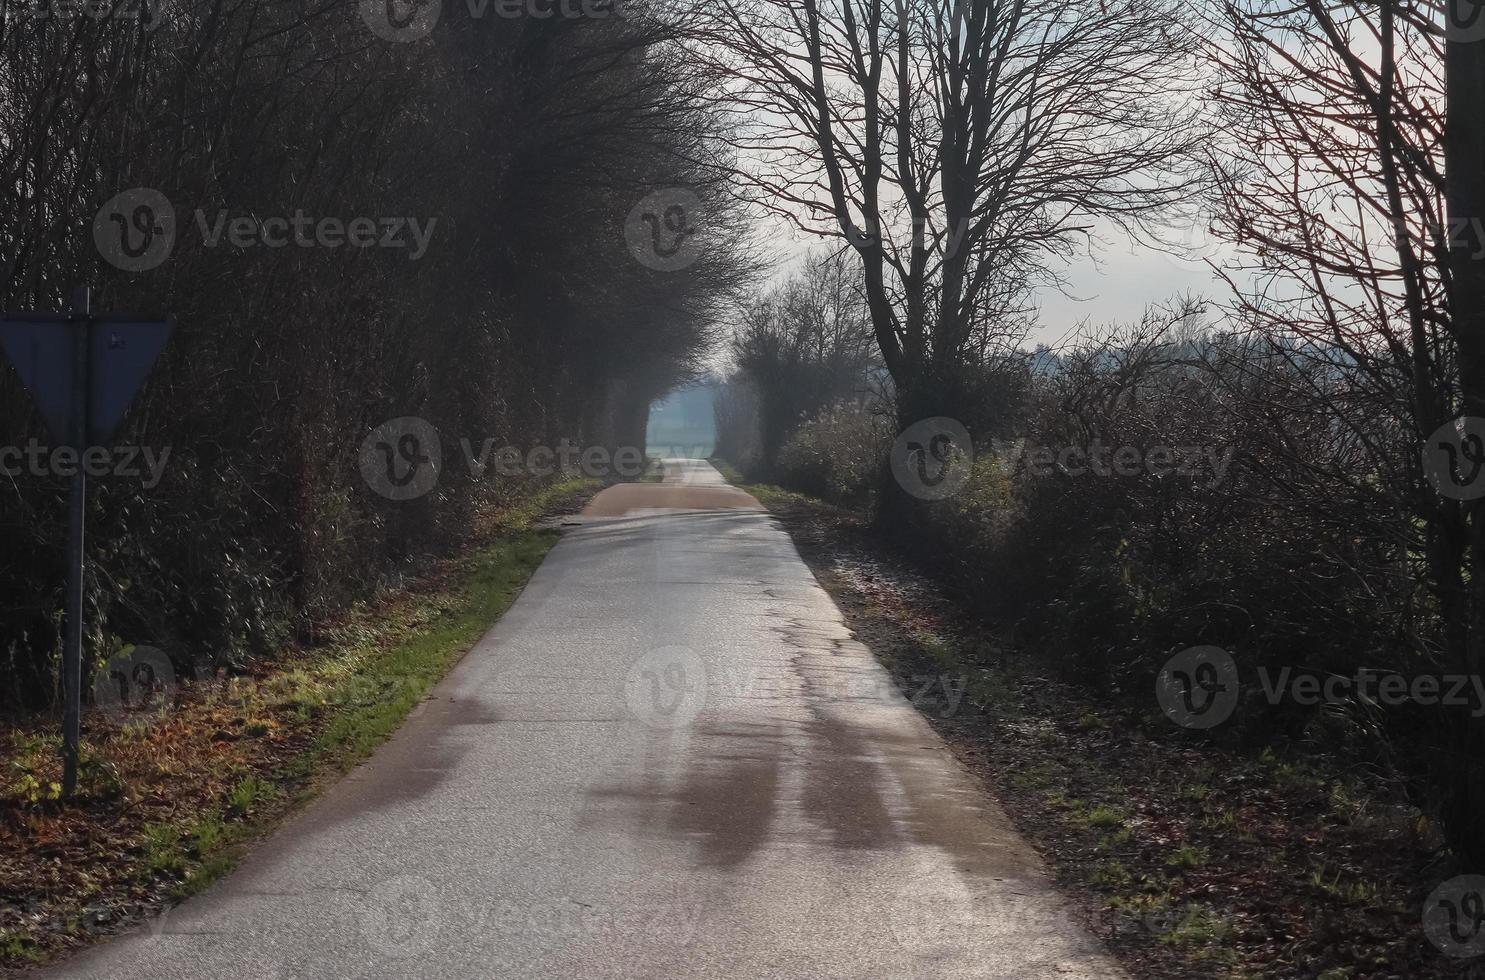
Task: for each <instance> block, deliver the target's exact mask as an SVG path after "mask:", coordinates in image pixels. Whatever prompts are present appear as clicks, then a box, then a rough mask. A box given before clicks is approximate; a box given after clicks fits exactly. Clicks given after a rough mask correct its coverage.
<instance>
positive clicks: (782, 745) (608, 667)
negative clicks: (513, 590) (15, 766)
mask: <svg viewBox="0 0 1485 980" xmlns="http://www.w3.org/2000/svg"><path fill="white" fill-rule="evenodd" d="M677 508H705V509H692V510H683V509H677ZM579 523H580V524H581V526H580V527H577V528H574V529H572V530H571V533H569V534H568V535H567V536H566V537H565V538H564V539H563V541H562V542H561V543H560V544H559V545H558V546H557V548H556V549H555V550H554V551H553V552H552V554H551V556H550V557H549V558H548V560H547V561H546V563H545V564H544V565H543V566H542V568H541V570H540V571H539V572H538V573H537V575H536V577H535V578H534V579H533V580H532V582H531V584H530V586H529V587H528V588H527V590H526V592H525V593H524V594H523V595H522V596H521V598H520V600H519V601H518V602H517V603H516V604H515V606H514V607H513V608H512V609H511V611H510V612H509V613H508V614H507V616H506V617H505V619H504V620H503V621H502V622H501V623H500V624H499V625H498V626H497V627H496V628H495V629H494V630H492V631H491V632H490V634H489V635H488V636H486V637H485V638H484V639H483V640H482V641H481V642H480V643H479V645H478V646H477V647H476V648H475V649H474V651H473V652H471V653H470V655H469V656H468V657H467V658H465V660H464V661H463V662H462V663H461V664H460V665H459V667H458V668H457V669H456V670H455V671H454V672H453V673H452V674H451V675H450V677H449V678H448V679H447V680H446V681H445V682H444V683H443V684H442V685H440V686H439V687H438V688H437V689H436V690H435V692H434V695H433V696H432V697H431V698H430V700H429V701H428V702H427V703H425V704H424V705H422V706H421V707H420V708H419V709H418V710H417V711H416V712H415V713H414V714H413V716H412V717H411V719H410V720H409V721H408V723H407V724H406V725H405V726H404V727H403V729H402V730H401V731H400V732H399V733H398V734H397V735H396V736H395V737H394V738H393V739H392V740H391V741H390V742H389V743H388V744H387V745H385V746H384V747H383V748H382V749H381V750H380V751H378V752H377V753H376V754H375V756H374V757H373V758H372V759H371V760H369V761H368V762H367V763H366V764H365V765H363V766H362V767H360V768H359V769H357V770H356V771H355V772H354V773H352V774H351V775H350V776H348V777H347V778H346V779H344V780H343V781H342V782H340V783H339V784H337V785H336V786H335V787H333V788H332V789H330V790H329V791H328V792H326V793H325V794H324V795H323V796H322V797H321V798H320V799H319V800H318V801H316V802H315V803H314V804H313V805H311V806H310V807H309V808H308V809H307V810H306V811H305V812H304V813H302V814H301V815H300V816H299V817H298V818H296V819H294V820H292V821H291V822H289V823H288V824H286V825H285V826H284V827H283V828H282V829H281V830H280V831H279V832H278V833H276V834H275V835H274V836H273V837H271V838H270V839H268V840H267V841H265V842H264V843H263V844H261V845H260V846H259V847H258V848H257V849H256V850H255V851H254V852H253V853H252V854H251V855H250V856H249V857H248V858H247V859H246V860H245V861H244V863H243V865H242V866H241V868H240V869H239V870H238V871H237V872H236V873H234V874H233V875H231V876H230V877H228V878H226V879H225V880H223V881H221V882H218V883H217V884H216V885H215V886H214V887H212V888H211V889H209V890H208V891H206V892H205V893H203V894H202V895H200V896H197V897H196V898H194V899H192V900H190V901H188V902H186V903H185V904H184V905H182V906H181V907H179V908H177V909H175V910H174V911H173V912H172V913H170V914H169V915H168V916H165V917H163V918H162V919H160V920H158V921H157V922H156V923H154V925H153V926H151V927H149V928H146V929H143V930H141V931H139V932H137V933H135V934H133V935H130V936H127V937H124V938H121V939H119V940H117V941H115V942H112V943H110V944H108V945H105V946H102V947H99V948H97V949H95V950H92V951H90V952H88V953H86V954H83V955H82V956H79V957H77V958H74V959H73V960H72V961H70V962H69V963H66V964H63V965H62V966H61V967H60V968H54V969H52V970H50V971H48V973H47V975H49V976H67V977H110V978H138V980H171V978H181V977H192V978H208V977H209V978H241V980H258V978H265V980H272V978H341V977H345V978H367V980H370V978H378V980H380V978H385V977H428V978H440V980H446V978H463V977H512V978H515V977H519V978H528V977H552V978H587V977H613V978H621V977H622V978H647V977H654V978H667V980H668V978H686V977H719V978H720V977H726V978H752V977H770V978H771V977H779V978H812V977H871V978H897V977H934V978H938V977H1005V978H1015V980H1034V978H1040V977H1057V978H1069V977H1072V978H1078V977H1089V978H1094V977H1097V978H1105V977H1121V976H1123V974H1122V973H1121V972H1120V971H1119V969H1118V968H1117V967H1116V966H1115V965H1114V964H1113V963H1112V962H1111V961H1110V960H1108V959H1107V958H1105V956H1104V955H1103V954H1102V953H1101V952H1100V950H1099V949H1098V947H1097V945H1096V944H1095V943H1094V942H1093V941H1092V940H1091V939H1090V938H1089V937H1088V936H1087V935H1086V934H1085V933H1084V932H1083V931H1082V930H1081V929H1080V928H1079V927H1078V926H1077V925H1076V924H1075V922H1074V920H1073V919H1072V917H1071V916H1070V915H1069V914H1068V913H1067V911H1066V909H1065V908H1064V906H1063V904H1062V903H1061V902H1060V900H1059V899H1058V897H1057V895H1056V894H1055V893H1054V892H1053V891H1052V890H1051V888H1050V887H1049V885H1048V883H1047V880H1046V878H1045V874H1044V871H1043V869H1042V867H1041V866H1040V864H1039V863H1038V861H1037V859H1036V856H1035V855H1034V853H1033V852H1032V851H1031V850H1030V849H1029V848H1028V847H1027V845H1026V844H1025V843H1024V842H1023V841H1021V840H1020V839H1019V838H1018V837H1017V836H1016V835H1015V833H1014V832H1013V831H1012V830H1011V829H1010V827H1009V826H1008V825H1007V823H1006V819H1005V817H1004V815H1003V814H1002V813H1001V812H1000V810H999V809H998V808H997V807H996V806H995V805H994V803H993V802H992V801H991V800H989V799H988V798H987V797H986V796H985V794H984V793H983V791H982V790H981V788H980V787H979V786H978V785H977V784H976V782H975V781H974V780H973V778H972V777H971V776H969V775H968V774H967V773H965V772H964V771H963V770H962V769H961V768H960V766H959V764H958V763H957V762H956V761H955V760H954V759H953V758H952V756H951V755H950V753H949V751H948V750H947V749H946V748H945V746H944V745H943V743H942V742H941V741H940V739H939V738H938V737H937V735H936V734H935V733H934V732H933V731H932V729H931V728H930V727H929V726H928V724H927V723H926V722H925V721H923V719H922V718H921V717H920V716H919V715H918V713H917V712H916V711H915V710H914V709H913V708H912V707H911V705H909V704H908V703H907V701H906V700H905V699H904V698H903V697H902V695H900V694H899V693H898V692H897V690H896V688H895V687H894V686H893V685H892V683H891V682H890V680H889V678H888V676H887V674H886V672H885V671H884V670H883V669H882V668H881V667H880V666H878V665H877V664H876V663H875V661H874V660H873V659H872V657H871V655H870V654H869V652H868V651H867V650H866V649H865V648H864V647H862V646H861V645H860V644H859V643H857V642H855V641H854V640H853V639H852V638H851V634H850V632H849V631H848V630H847V629H846V627H845V625H844V624H843V622H842V619H841V616H840V613H839V611H838V610H837V609H836V607H835V606H834V604H833V603H832V602H831V600H830V598H829V597H828V596H827V595H826V594H825V593H824V592H823V591H822V590H821V589H820V587H819V586H818V585H817V584H816V583H815V581H814V579H813V577H812V576H811V575H810V572H809V570H808V569H807V568H806V567H805V565H804V564H803V563H802V562H801V561H800V559H799V556H798V553H797V552H796V551H795V549H794V547H793V545H792V544H791V543H790V541H789V539H788V537H787V536H786V535H785V534H784V532H783V531H781V530H780V529H779V528H778V526H777V525H776V524H775V523H774V522H773V521H772V520H771V519H770V518H769V517H768V516H767V514H764V513H760V512H759V508H758V507H757V504H756V502H755V501H754V500H753V499H752V498H751V497H749V496H748V495H747V494H744V493H742V492H741V491H737V490H735V489H732V488H729V487H727V486H726V484H725V483H724V482H723V481H722V480H721V478H720V477H719V476H718V475H717V473H716V471H715V470H713V469H712V468H711V467H710V466H708V465H707V464H705V463H702V462H692V461H673V462H672V463H670V464H668V467H667V479H666V483H665V484H659V485H650V486H649V487H648V488H646V487H644V486H638V487H635V486H631V487H620V488H615V489H612V490H609V491H607V492H606V493H605V494H603V495H601V496H600V497H599V498H598V499H597V500H596V501H595V502H594V504H593V506H592V508H590V511H589V513H588V514H586V515H585V516H584V517H583V518H581V519H580V521H579Z"/></svg>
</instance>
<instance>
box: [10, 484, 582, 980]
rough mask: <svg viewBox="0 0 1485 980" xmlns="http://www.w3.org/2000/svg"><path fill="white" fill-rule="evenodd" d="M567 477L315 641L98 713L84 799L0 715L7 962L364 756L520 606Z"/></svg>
mask: <svg viewBox="0 0 1485 980" xmlns="http://www.w3.org/2000/svg"><path fill="white" fill-rule="evenodd" d="M596 486H597V485H596V484H595V483H594V482H593V481H588V480H569V481H566V482H562V483H558V484H555V485H553V486H551V487H549V488H547V489H545V490H543V491H541V492H540V493H537V494H534V495H532V496H531V497H530V498H528V499H527V500H524V501H522V502H521V503H520V504H518V505H515V506H512V507H510V508H507V509H504V510H501V511H497V512H493V513H490V514H488V515H486V519H485V523H484V525H483V526H482V527H481V529H480V534H479V537H478V539H477V542H476V543H474V544H472V546H471V548H470V550H469V551H468V552H467V553H466V554H464V555H461V556H458V557H450V558H444V559H439V560H436V561H432V562H429V563H427V564H425V565H423V566H422V567H420V568H418V569H416V570H415V571H413V572H411V573H410V574H409V575H408V577H407V579H406V580H405V581H404V582H402V583H401V584H400V585H399V586H397V587H395V588H387V589H384V590H383V591H381V592H379V593H378V594H377V595H375V596H373V597H372V598H370V599H368V600H367V601H366V602H364V603H358V604H356V605H355V606H352V607H350V608H348V609H346V610H345V611H344V612H343V613H342V614H341V616H340V617H339V618H338V619H337V620H336V621H335V622H334V623H330V624H326V625H325V627H324V628H323V629H322V630H321V632H320V633H319V634H318V636H317V637H316V640H315V642H314V643H313V644H304V645H299V646H296V647H293V648H291V649H287V650H284V651H280V652H279V653H278V654H277V655H276V656H274V657H272V658H265V659H264V660H262V661H255V662H252V663H249V664H247V665H244V667H243V668H241V669H239V670H236V671H232V672H230V673H229V672H227V671H221V672H218V673H217V674H214V675H207V676H202V677H192V678H183V679H182V680H181V681H180V682H179V683H177V684H174V685H172V686H171V687H170V689H168V690H162V691H160V692H158V698H159V700H157V701H156V702H155V703H154V705H153V707H152V708H151V709H150V710H139V711H133V712H130V713H129V715H128V716H127V717H117V716H110V715H107V714H105V713H103V712H98V711H94V712H90V713H89V714H88V716H87V718H86V719H85V728H84V731H85V733H86V747H87V753H86V755H85V757H84V760H83V764H82V767H81V779H80V785H79V792H78V795H77V796H76V797H75V798H74V799H72V800H70V801H65V800H62V799H60V798H59V793H60V790H61V786H60V779H61V764H60V761H59V759H58V747H59V746H58V742H59V738H58V735H57V732H56V728H55V726H54V725H52V724H50V723H49V722H48V721H46V720H44V719H36V720H32V721H23V722H21V723H18V724H5V725H0V758H4V759H5V760H6V761H5V771H4V772H3V773H0V894H3V895H4V896H5V898H6V902H5V905H4V908H3V911H0V967H7V966H8V967H15V966H20V965H23V964H25V963H30V962H36V961H40V960H44V959H46V958H49V957H50V956H52V955H55V954H58V953H61V952H64V951H66V950H69V949H72V948H75V947H78V946H81V945H84V944H87V943H89V942H91V941H94V940H96V939H97V938H98V937H100V936H103V935H108V934H111V933H114V932H117V931H119V930H121V929H125V928H128V927H130V926H135V925H139V924H140V923H142V922H143V921H144V920H146V919H147V918H149V917H150V916H152V915H156V914H158V913H160V912H161V910H162V909H165V908H167V907H168V906H170V905H172V904H174V903H175V902H178V901H180V900H181V899H183V898H185V897H188V896H189V895H192V894H194V893H196V892H198V891H200V890H201V889H202V888H205V887H206V886H207V885H209V884H211V882H213V881H214V880H216V879H217V878H218V877H219V876H220V875H222V874H223V873H225V872H226V871H228V870H230V868H231V867H232V866H233V864H234V863H235V862H236V860H237V858H238V857H239V855H240V854H241V853H242V850H243V848H244V847H245V846H247V845H250V844H252V843H253V842H254V841H255V840H257V839H258V838H260V837H261V836H263V835H264V834H265V833H267V832H268V831H270V830H271V829H272V828H273V827H274V826H275V825H276V824H277V823H278V822H279V821H280V820H282V819H283V818H284V817H285V816H287V815H288V814H290V813H291V812H292V811H293V810H294V809H295V808H296V807H297V806H298V805H299V804H301V803H302V802H303V801H304V800H305V799H306V798H307V797H309V796H311V795H312V794H314V793H315V792H316V791H317V790H319V789H320V788H321V787H323V786H325V785H326V784H327V783H328V782H330V781H331V780H333V779H334V778H335V777H337V776H339V775H341V774H342V773H344V772H346V771H348V770H349V769H350V768H351V767H353V766H354V765H356V764H357V763H358V762H360V761H361V760H363V759H364V758H365V757H366V756H367V755H369V754H370V753H371V751H372V750H373V749H375V748H376V747H377V746H378V745H380V744H381V742H382V741H383V740H385V739H386V738H387V736H389V735H390V734H391V733H392V732H393V731H395V730H396V729H397V727H398V726H399V725H400V724H401V723H402V721H403V719H404V718H406V716H407V714H408V712H409V711H411V710H412V709H413V708H414V707H416V706H417V705H418V704H419V703H421V702H422V701H423V699H424V698H425V697H426V695H427V693H428V691H429V690H430V689H431V688H432V687H433V686H434V685H435V684H436V683H437V682H438V681H439V680H440V679H442V678H443V676H444V675H445V674H446V673H447V672H448V671H449V670H450V669H451V668H452V667H453V665H454V664H455V663H457V661H458V660H459V658H460V657H461V656H462V655H463V654H464V653H466V652H467V651H468V650H469V649H470V648H471V647H472V646H473V644H474V643H475V642H476V641H477V640H478V639H479V638H480V637H481V636H482V635H483V634H484V633H485V632H486V631H487V630H488V629H489V628H490V626H491V625H493V624H494V623H495V621H496V620H498V619H499V618H500V616H501V615H502V614H503V613H504V612H505V610H506V609H507V608H509V606H510V605H511V603H512V602H514V601H515V598H516V596H517V595H518V594H519V593H520V591H521V589H522V587H524V585H525V584H526V582H527V580H528V579H529V578H530V577H531V575H532V573H533V572H535V570H536V568H537V567H538V566H539V565H540V564H541V562H542V559H543V558H545V556H546V554H547V552H548V551H549V550H550V549H551V547H552V546H553V545H554V544H555V543H556V541H557V539H558V537H559V533H558V531H557V530H555V529H554V527H553V526H552V524H551V521H550V520H549V518H551V517H554V516H557V515H561V514H564V513H570V512H573V511H574V510H576V509H578V508H579V507H580V505H581V503H582V502H583V501H584V500H586V499H587V497H589V496H591V494H592V492H593V491H594V489H596Z"/></svg>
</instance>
